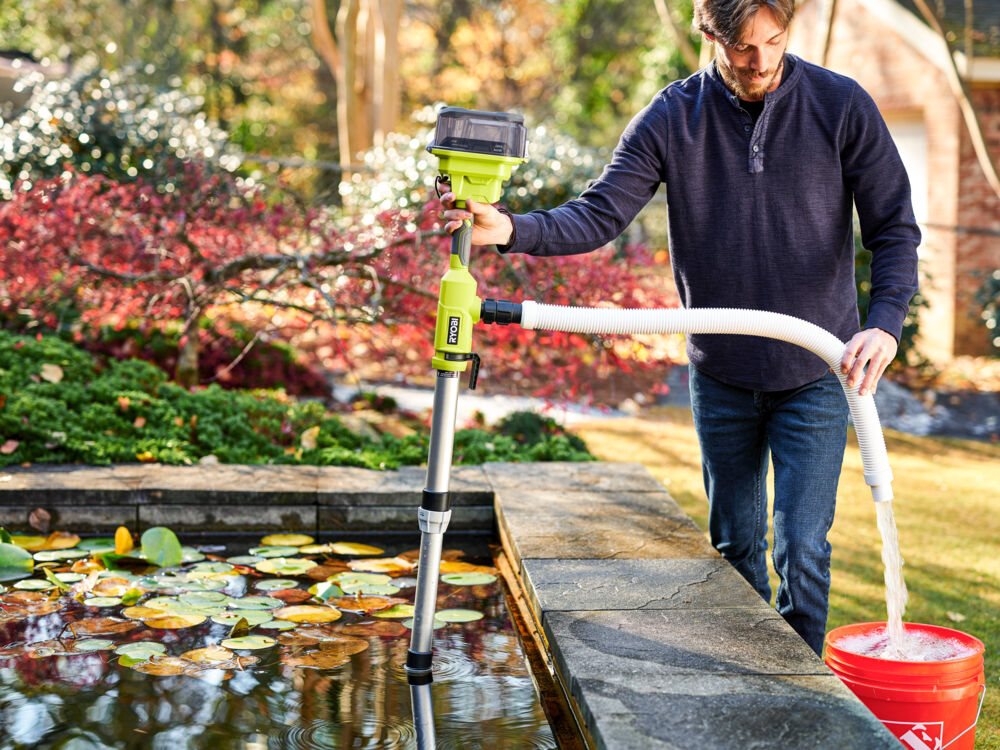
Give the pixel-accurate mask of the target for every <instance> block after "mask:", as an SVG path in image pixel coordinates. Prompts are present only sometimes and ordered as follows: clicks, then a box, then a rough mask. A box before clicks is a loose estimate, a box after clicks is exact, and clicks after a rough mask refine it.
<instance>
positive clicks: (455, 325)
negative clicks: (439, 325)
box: [448, 317, 461, 345]
mask: <svg viewBox="0 0 1000 750" xmlns="http://www.w3.org/2000/svg"><path fill="white" fill-rule="evenodd" d="M460 323H461V318H458V317H449V318H448V343H449V344H452V345H456V344H458V329H459V324H460Z"/></svg>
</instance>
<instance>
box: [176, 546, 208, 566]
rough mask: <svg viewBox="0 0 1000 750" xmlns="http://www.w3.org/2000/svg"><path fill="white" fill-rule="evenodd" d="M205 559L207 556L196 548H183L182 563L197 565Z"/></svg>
mask: <svg viewBox="0 0 1000 750" xmlns="http://www.w3.org/2000/svg"><path fill="white" fill-rule="evenodd" d="M204 559H205V556H204V555H203V554H202V553H201V552H199V551H198V550H196V549H195V548H194V547H181V562H185V563H196V562H201V561H202V560H204Z"/></svg>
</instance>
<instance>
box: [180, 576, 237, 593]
mask: <svg viewBox="0 0 1000 750" xmlns="http://www.w3.org/2000/svg"><path fill="white" fill-rule="evenodd" d="M228 583H229V582H228V581H226V580H219V579H217V578H197V577H195V578H190V577H189V578H187V579H186V580H185V581H184V583H183V584H181V587H182V588H184V589H185V590H187V591H221V590H222V589H224V588H226V586H227V585H228Z"/></svg>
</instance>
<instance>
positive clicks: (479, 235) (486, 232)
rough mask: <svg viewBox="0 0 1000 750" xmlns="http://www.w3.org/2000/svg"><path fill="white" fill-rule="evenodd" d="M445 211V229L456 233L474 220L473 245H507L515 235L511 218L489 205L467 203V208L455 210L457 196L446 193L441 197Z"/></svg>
mask: <svg viewBox="0 0 1000 750" xmlns="http://www.w3.org/2000/svg"><path fill="white" fill-rule="evenodd" d="M441 202H442V203H443V204H444V207H445V210H444V211H442V212H441V218H442V219H444V221H445V222H446V223H445V225H444V228H445V230H446V231H448V232H454V231H455V230H456V229H458V228H459V227H460V226H462V222H463V221H465V220H466V219H472V244H473V245H506V244H508V243H509V242H510V238H511V236H512V235H513V234H514V224H513V222H512V221H511V219H510V217H509V216H506V215H504V214H502V213H500V212H499V211H498V210H497V209H496V207H495V206H492V205H490V204H489V203H477V202H476V201H466V202H465V208H464V209H463V208H455V194H454V193H445V194H444V195H442V196H441Z"/></svg>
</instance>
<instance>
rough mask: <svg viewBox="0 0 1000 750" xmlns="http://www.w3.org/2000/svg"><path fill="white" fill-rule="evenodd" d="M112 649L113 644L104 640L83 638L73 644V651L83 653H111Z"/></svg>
mask: <svg viewBox="0 0 1000 750" xmlns="http://www.w3.org/2000/svg"><path fill="white" fill-rule="evenodd" d="M114 647H115V642H114V641H109V640H107V639H106V638H85V639H84V640H82V641H77V642H76V643H74V644H73V650H74V651H80V652H84V653H86V652H89V651H111V650H112V649H113V648H114Z"/></svg>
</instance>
